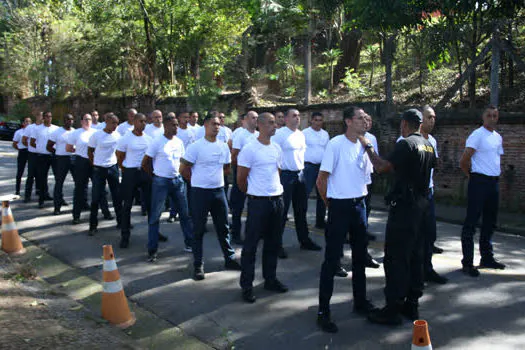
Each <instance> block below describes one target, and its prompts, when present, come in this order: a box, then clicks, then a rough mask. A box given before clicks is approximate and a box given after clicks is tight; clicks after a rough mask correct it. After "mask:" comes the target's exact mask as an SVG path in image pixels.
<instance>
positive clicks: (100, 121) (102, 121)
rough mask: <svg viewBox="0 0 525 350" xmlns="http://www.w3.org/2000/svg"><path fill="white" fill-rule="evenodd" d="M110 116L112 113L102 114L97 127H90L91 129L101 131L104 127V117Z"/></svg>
mask: <svg viewBox="0 0 525 350" xmlns="http://www.w3.org/2000/svg"><path fill="white" fill-rule="evenodd" d="M110 114H113V113H112V112H108V113H104V115H103V116H102V117H100V118H99V119H98V123H97V125H91V127H92V128H93V129H95V130H103V129H104V128H105V127H106V117H107V116H108V115H110Z"/></svg>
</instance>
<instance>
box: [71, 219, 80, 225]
mask: <svg viewBox="0 0 525 350" xmlns="http://www.w3.org/2000/svg"><path fill="white" fill-rule="evenodd" d="M71 223H72V224H73V225H78V224H80V219H73V221H72V222H71Z"/></svg>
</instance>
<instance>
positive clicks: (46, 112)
mask: <svg viewBox="0 0 525 350" xmlns="http://www.w3.org/2000/svg"><path fill="white" fill-rule="evenodd" d="M48 113H49V114H51V115H53V113H51V111H45V112H44V113H42V117H43V116H45V115H46V114H48Z"/></svg>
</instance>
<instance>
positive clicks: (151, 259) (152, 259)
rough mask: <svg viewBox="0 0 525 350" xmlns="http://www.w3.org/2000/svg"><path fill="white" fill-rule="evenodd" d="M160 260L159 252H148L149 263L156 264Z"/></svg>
mask: <svg viewBox="0 0 525 350" xmlns="http://www.w3.org/2000/svg"><path fill="white" fill-rule="evenodd" d="M158 258H159V256H158V255H157V252H148V262H151V263H154V262H156V261H157V259H158Z"/></svg>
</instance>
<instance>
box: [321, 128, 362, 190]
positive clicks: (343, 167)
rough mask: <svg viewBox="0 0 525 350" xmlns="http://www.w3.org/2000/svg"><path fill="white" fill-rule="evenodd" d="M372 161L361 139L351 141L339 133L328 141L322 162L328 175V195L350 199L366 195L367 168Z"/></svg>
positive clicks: (322, 169)
mask: <svg viewBox="0 0 525 350" xmlns="http://www.w3.org/2000/svg"><path fill="white" fill-rule="evenodd" d="M368 162H370V160H369V159H368V155H367V154H366V153H364V148H363V146H362V145H361V143H360V142H359V141H357V142H356V143H353V142H351V141H350V140H348V138H347V137H346V136H345V135H338V136H336V137H334V138H333V139H331V140H330V142H328V145H327V146H326V150H325V152H324V156H323V161H322V163H321V168H320V170H321V171H326V172H328V173H330V176H328V188H327V197H328V198H334V199H349V198H359V197H363V196H366V195H367V194H368V191H367V189H366V180H367V177H366V171H367V170H366V168H367V163H368Z"/></svg>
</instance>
